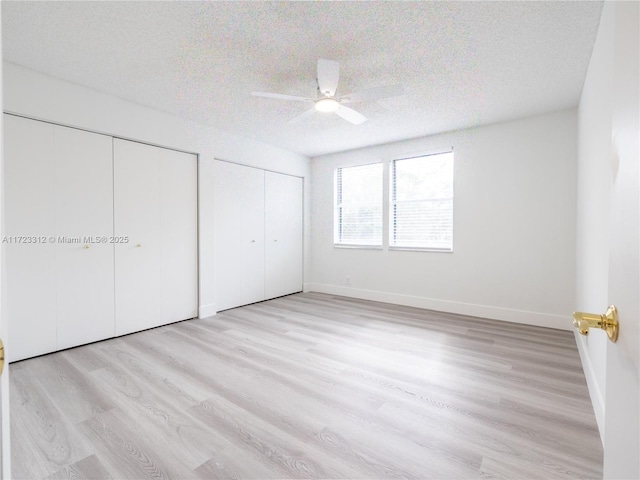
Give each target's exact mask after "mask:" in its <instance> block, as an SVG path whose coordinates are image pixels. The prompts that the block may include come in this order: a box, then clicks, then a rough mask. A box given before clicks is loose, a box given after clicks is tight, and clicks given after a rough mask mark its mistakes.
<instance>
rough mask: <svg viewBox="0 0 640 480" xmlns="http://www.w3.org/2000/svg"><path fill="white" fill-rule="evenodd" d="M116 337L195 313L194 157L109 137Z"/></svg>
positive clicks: (195, 204)
mask: <svg viewBox="0 0 640 480" xmlns="http://www.w3.org/2000/svg"><path fill="white" fill-rule="evenodd" d="M113 162H114V224H115V239H116V241H117V243H116V244H115V251H116V258H115V267H116V268H115V294H116V295H115V298H116V303H115V305H116V307H115V308H116V335H124V334H126V333H131V332H136V331H140V330H144V329H147V328H151V327H157V326H159V325H165V324H167V323H171V322H176V321H179V320H185V319H188V318H193V317H195V316H197V313H198V312H197V302H198V298H197V291H198V288H197V261H198V259H197V251H198V250H197V248H198V247H197V163H196V157H195V155H190V154H186V153H181V152H175V151H172V150H167V149H164V148H159V147H153V146H150V145H145V144H142V143H137V142H130V141H126V140H120V139H114V158H113Z"/></svg>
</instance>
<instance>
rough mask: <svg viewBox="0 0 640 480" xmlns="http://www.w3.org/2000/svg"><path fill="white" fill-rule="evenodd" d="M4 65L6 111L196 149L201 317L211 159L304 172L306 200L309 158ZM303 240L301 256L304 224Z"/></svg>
mask: <svg viewBox="0 0 640 480" xmlns="http://www.w3.org/2000/svg"><path fill="white" fill-rule="evenodd" d="M3 67H4V88H3V94H4V109H5V112H9V113H17V114H21V115H25V116H29V117H32V118H36V119H40V120H48V121H52V122H56V123H60V124H63V125H69V126H74V127H79V128H84V129H88V130H92V131H96V132H100V133H105V134H109V135H114V136H120V137H123V138H129V139H132V140H139V141H142V142H147V143H151V144H155V145H160V146H165V147H171V148H175V149H178V150H184V151H187V152H193V153H197V154H199V217H200V222H199V240H200V260H199V262H200V265H199V268H200V316H201V317H204V316H208V315H212V314H214V313H215V312H216V307H215V301H216V299H215V296H214V295H215V294H214V292H215V286H214V271H215V270H214V269H215V265H214V260H213V259H214V255H213V252H214V248H215V245H214V244H213V229H214V227H215V226H214V225H213V208H214V205H213V188H212V186H213V180H212V174H211V172H212V169H213V167H212V162H213V159H214V158H218V159H223V160H228V161H232V162H236V163H242V164H245V165H251V166H254V167H259V168H264V169H267V170H273V171H276V172H281V173H288V174H291V175H297V176H300V177H304V178H305V192H307V193H306V198H305V205H308V204H309V201H308V192H309V172H310V168H309V159H308V158H306V157H304V156H302V155H297V154H294V153H291V152H288V151H286V150H283V149H279V148H277V147H274V146H270V145H267V144H264V143H261V142H258V141H254V140H250V139H247V138H243V137H237V136H234V135H231V134H228V133H225V132H223V131H220V130H217V129H215V128H212V127H207V126H205V125H201V124H196V123H193V122H187V121H184V120H182V119H180V118H177V117H174V116H172V115H169V114H166V113H163V112H159V111H156V110H153V109H150V108H147V107H144V106H141V105H138V104H135V103H132V102H129V101H126V100H122V99H120V98H117V97H114V96H111V95H107V94H104V93H101V92H98V91H95V90H92V89H89V88H86V87H82V86H80V85H76V84H72V83H69V82H66V81H62V80H59V79H56V78H53V77H50V76H48V75H44V74H42V73H39V72H35V71H33V70H29V69H26V68H23V67H20V66H18V65H15V64H12V63H8V62H5V63H4V64H3ZM307 213H308V210H307ZM308 223H309V222H306V224H307V225H308ZM305 245H306V247H305V250H306V251H305V256H306V257H308V245H309V235H308V228H307V230H306V232H305Z"/></svg>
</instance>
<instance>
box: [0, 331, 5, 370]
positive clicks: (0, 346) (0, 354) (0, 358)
mask: <svg viewBox="0 0 640 480" xmlns="http://www.w3.org/2000/svg"><path fill="white" fill-rule="evenodd" d="M2 372H4V343H2V339H1V338H0V375H2Z"/></svg>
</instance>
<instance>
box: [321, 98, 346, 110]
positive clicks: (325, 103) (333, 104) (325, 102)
mask: <svg viewBox="0 0 640 480" xmlns="http://www.w3.org/2000/svg"><path fill="white" fill-rule="evenodd" d="M339 106H340V103H339V102H338V101H337V100H336V99H335V98H321V99H320V100H317V101H316V104H315V108H316V110H318V111H319V112H335V111H336V110H337V109H338V107H339Z"/></svg>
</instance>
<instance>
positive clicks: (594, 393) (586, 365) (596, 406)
mask: <svg viewBox="0 0 640 480" xmlns="http://www.w3.org/2000/svg"><path fill="white" fill-rule="evenodd" d="M575 337H576V345H578V352H579V353H580V362H581V363H582V369H583V370H584V377H585V378H586V379H587V387H588V389H589V396H590V397H591V404H592V405H593V413H594V414H595V416H596V423H597V424H598V431H599V432H600V441H601V442H602V446H603V447H604V408H605V407H604V405H605V404H604V397H603V395H602V390H600V386H599V385H598V380H597V378H596V373H595V370H594V369H593V362H592V361H591V357H590V356H589V352H588V351H587V344H586V342H585V341H584V339H583V338H582V337H581V336H580V334H579V333H578V332H577V331H576V332H575Z"/></svg>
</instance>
